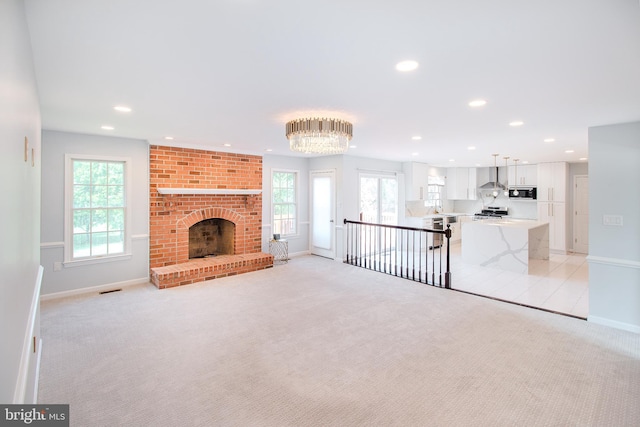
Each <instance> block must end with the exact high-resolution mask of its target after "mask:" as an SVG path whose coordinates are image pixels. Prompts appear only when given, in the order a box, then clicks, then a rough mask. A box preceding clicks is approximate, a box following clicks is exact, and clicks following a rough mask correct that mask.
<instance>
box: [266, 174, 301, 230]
mask: <svg viewBox="0 0 640 427" xmlns="http://www.w3.org/2000/svg"><path fill="white" fill-rule="evenodd" d="M296 185H297V172H284V171H274V172H273V175H272V197H273V203H272V205H273V233H274V234H280V235H281V236H287V235H292V234H297V232H298V230H297V194H296V191H297V188H296Z"/></svg>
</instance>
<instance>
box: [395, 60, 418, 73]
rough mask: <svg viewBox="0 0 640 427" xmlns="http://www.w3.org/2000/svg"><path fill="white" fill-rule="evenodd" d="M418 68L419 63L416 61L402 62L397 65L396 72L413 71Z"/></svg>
mask: <svg viewBox="0 0 640 427" xmlns="http://www.w3.org/2000/svg"><path fill="white" fill-rule="evenodd" d="M416 68H418V63H417V62H416V61H402V62H398V63H397V64H396V70H398V71H403V72H406V71H413V70H415V69H416Z"/></svg>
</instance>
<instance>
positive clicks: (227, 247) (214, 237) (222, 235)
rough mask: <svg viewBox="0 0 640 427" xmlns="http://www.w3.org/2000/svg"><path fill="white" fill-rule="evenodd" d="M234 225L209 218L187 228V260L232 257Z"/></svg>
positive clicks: (223, 220) (226, 221)
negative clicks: (217, 256)
mask: <svg viewBox="0 0 640 427" xmlns="http://www.w3.org/2000/svg"><path fill="white" fill-rule="evenodd" d="M235 228H236V226H235V224H234V223H233V222H231V221H228V220H226V219H222V218H210V219H205V220H203V221H200V222H198V223H195V224H193V225H192V226H191V227H190V228H189V258H190V259H191V258H206V257H212V256H216V255H233V253H234V247H233V241H234V235H235Z"/></svg>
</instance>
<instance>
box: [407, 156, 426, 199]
mask: <svg viewBox="0 0 640 427" xmlns="http://www.w3.org/2000/svg"><path fill="white" fill-rule="evenodd" d="M403 171H404V173H405V180H406V181H405V182H406V188H407V191H406V193H405V197H406V198H407V200H425V199H426V198H427V179H428V177H429V165H427V164H426V163H419V162H411V163H408V164H406V165H405V166H403Z"/></svg>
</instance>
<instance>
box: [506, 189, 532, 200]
mask: <svg viewBox="0 0 640 427" xmlns="http://www.w3.org/2000/svg"><path fill="white" fill-rule="evenodd" d="M509 198H510V199H530V200H536V199H537V191H536V188H535V187H533V188H511V189H509Z"/></svg>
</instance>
